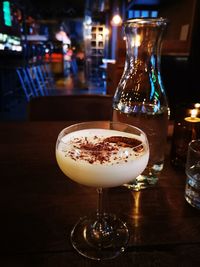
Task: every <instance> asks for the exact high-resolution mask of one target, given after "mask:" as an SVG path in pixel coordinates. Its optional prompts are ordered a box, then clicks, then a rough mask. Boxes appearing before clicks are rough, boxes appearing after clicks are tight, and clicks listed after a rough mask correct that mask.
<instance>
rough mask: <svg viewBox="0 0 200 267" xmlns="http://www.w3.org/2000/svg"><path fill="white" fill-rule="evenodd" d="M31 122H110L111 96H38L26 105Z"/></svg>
mask: <svg viewBox="0 0 200 267" xmlns="http://www.w3.org/2000/svg"><path fill="white" fill-rule="evenodd" d="M28 116H29V119H30V120H31V121H44V120H47V121H52V120H59V121H61V120H70V121H91V120H110V119H111V116H112V96H111V95H91V94H85V95H62V96H60V95H56V96H40V97H36V98H33V99H31V101H30V102H29V103H28Z"/></svg>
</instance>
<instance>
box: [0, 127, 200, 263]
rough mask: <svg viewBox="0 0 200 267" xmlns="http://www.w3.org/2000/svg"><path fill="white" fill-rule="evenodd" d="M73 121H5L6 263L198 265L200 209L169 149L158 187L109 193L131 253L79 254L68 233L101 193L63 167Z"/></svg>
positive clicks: (1, 241)
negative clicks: (60, 142)
mask: <svg viewBox="0 0 200 267" xmlns="http://www.w3.org/2000/svg"><path fill="white" fill-rule="evenodd" d="M69 124H70V122H16V123H14V122H12V123H11V122H7V123H1V124H0V181H1V185H0V207H1V209H0V252H1V257H0V266H2V267H7V266H17V267H18V266H20V267H21V266H26V267H28V266H49V267H57V266H58V267H64V266H74V267H75V266H120V267H122V266H125V267H126V266H192V267H193V266H200V211H199V210H197V209H195V208H193V207H191V206H190V205H189V204H188V203H187V202H186V201H185V199H184V186H185V179H186V176H185V173H184V171H177V170H174V169H173V168H172V167H171V165H170V162H169V151H166V154H167V156H166V161H165V168H164V171H163V172H162V174H161V176H160V179H159V183H158V185H157V186H156V187H154V188H152V189H148V190H143V191H140V192H132V191H130V190H128V189H126V188H124V187H117V188H110V189H107V190H106V192H105V204H106V209H107V211H108V212H109V211H110V212H112V213H116V214H117V215H118V217H120V218H121V219H123V220H124V221H127V224H128V226H129V229H130V233H131V238H130V242H129V246H128V248H127V250H126V251H125V253H124V254H122V255H120V256H119V257H118V258H116V259H114V260H109V261H104V262H96V261H92V260H89V259H85V258H83V257H82V256H80V255H79V254H78V253H77V252H76V251H74V249H73V248H72V246H71V244H70V239H69V236H70V231H71V229H72V227H73V225H74V224H75V223H76V221H77V220H78V219H79V217H80V216H83V215H85V214H90V213H93V212H95V210H96V202H97V193H96V190H95V189H94V188H90V187H86V186H82V185H79V184H77V183H75V182H73V181H71V180H70V179H68V178H66V177H65V176H64V174H63V173H62V172H61V171H60V169H59V168H58V166H57V163H56V159H55V143H56V139H57V135H58V133H59V132H60V130H61V129H62V128H64V127H66V126H68V125H69ZM169 146H170V144H169ZM169 148H170V147H168V150H169Z"/></svg>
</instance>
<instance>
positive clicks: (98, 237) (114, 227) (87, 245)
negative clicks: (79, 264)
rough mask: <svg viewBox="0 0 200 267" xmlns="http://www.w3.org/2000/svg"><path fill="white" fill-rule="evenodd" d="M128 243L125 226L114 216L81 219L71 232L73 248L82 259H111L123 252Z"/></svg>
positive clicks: (127, 233) (105, 215)
mask: <svg viewBox="0 0 200 267" xmlns="http://www.w3.org/2000/svg"><path fill="white" fill-rule="evenodd" d="M128 241H129V232H128V228H127V226H126V224H125V223H124V222H122V221H121V220H120V219H118V218H116V216H115V215H110V214H103V216H102V217H101V218H100V219H99V218H98V217H93V218H89V217H83V218H80V220H79V221H78V222H77V224H76V225H75V226H74V228H73V230H72V232H71V242H72V245H73V247H74V248H75V249H76V250H77V251H78V252H79V253H80V254H81V255H82V256H84V257H86V258H89V259H93V260H106V259H113V258H115V257H117V256H118V255H119V254H121V253H122V252H124V250H125V248H126V246H127V244H128Z"/></svg>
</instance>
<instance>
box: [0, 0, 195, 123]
mask: <svg viewBox="0 0 200 267" xmlns="http://www.w3.org/2000/svg"><path fill="white" fill-rule="evenodd" d="M199 6H200V1H198V0H132V1H131V0H113V1H112V0H93V1H92V0H85V1H80V0H71V1H66V0H65V1H64V0H57V1H40V0H37V1H36V0H34V1H33V0H29V1H28V0H27V1H26V0H15V1H14V0H10V1H1V2H0V119H1V120H2V121H7V120H16V121H21V120H27V119H28V114H27V106H28V105H29V104H30V102H31V101H32V99H34V98H36V97H38V96H46V95H50V96H54V95H61V96H64V95H72V94H103V95H105V94H111V95H113V94H114V92H115V89H116V86H117V84H118V82H119V79H120V77H121V75H122V71H123V68H124V61H125V52H126V48H125V41H124V39H123V25H122V22H123V21H125V20H127V19H131V18H135V17H153V18H156V17H160V16H162V17H165V18H167V19H168V20H169V25H168V28H167V32H166V34H165V36H164V42H163V49H162V66H161V70H162V78H163V83H164V86H165V89H166V93H167V95H168V99H169V105H170V108H171V118H173V114H174V110H175V108H176V106H177V105H179V104H187V103H192V102H199V95H200V94H199V88H198V87H199V74H198V68H199V66H198V65H199V61H200V56H199V54H200V53H199V47H200V45H199V36H200V34H199V25H200V24H199V23H200V19H199V14H200V12H199ZM115 15H119V16H118V17H115V19H116V18H118V20H117V19H116V20H115V19H114V16H115ZM120 18H121V20H120ZM52 109H53V110H54V111H55V112H56V110H55V109H56V108H55V106H52Z"/></svg>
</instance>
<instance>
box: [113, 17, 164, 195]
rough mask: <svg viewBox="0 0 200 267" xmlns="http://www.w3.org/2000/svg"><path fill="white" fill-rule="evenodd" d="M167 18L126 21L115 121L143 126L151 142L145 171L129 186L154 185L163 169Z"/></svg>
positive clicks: (115, 99)
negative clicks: (163, 47) (163, 62)
mask: <svg viewBox="0 0 200 267" xmlns="http://www.w3.org/2000/svg"><path fill="white" fill-rule="evenodd" d="M166 25H167V20H166V19H163V18H158V19H132V20H128V21H126V22H125V23H124V31H125V37H126V61H125V67H124V72H123V74H122V77H121V80H120V82H119V84H118V87H117V89H116V92H115V95H114V99H113V121H121V122H126V123H128V124H132V125H134V126H137V127H139V128H140V129H142V130H143V131H144V132H145V133H146V134H147V138H148V141H149V144H150V159H149V164H148V166H147V168H146V170H145V172H144V173H143V174H142V175H140V176H139V177H137V178H136V179H135V180H134V181H133V182H132V183H131V184H127V185H126V186H128V187H129V188H132V189H135V190H140V189H143V188H148V187H151V186H153V185H155V184H156V183H157V181H158V177H159V174H160V172H161V171H162V169H163V163H164V154H165V148H166V147H165V145H166V139H167V125H168V117H169V108H168V102H167V97H166V93H165V90H164V87H163V83H162V79H161V71H160V59H161V43H162V36H163V32H164V29H165V28H166Z"/></svg>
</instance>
